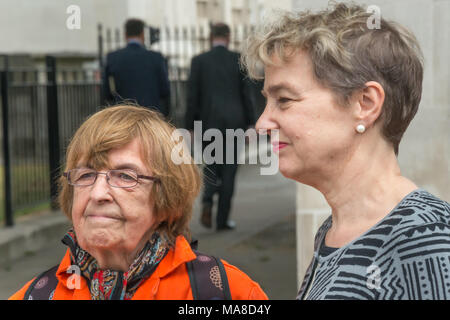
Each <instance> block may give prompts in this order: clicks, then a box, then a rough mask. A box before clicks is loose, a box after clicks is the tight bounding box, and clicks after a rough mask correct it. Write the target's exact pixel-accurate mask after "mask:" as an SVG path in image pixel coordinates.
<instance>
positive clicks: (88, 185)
mask: <svg viewBox="0 0 450 320" xmlns="http://www.w3.org/2000/svg"><path fill="white" fill-rule="evenodd" d="M79 169H81V168H73V169H70V170H69V171H66V172H64V173H63V176H64V177H65V178H66V179H67V183H68V184H69V185H71V186H73V187H90V186H93V185H94V184H95V182H97V178H98V175H99V174H104V175H105V178H106V182H107V183H108V185H110V186H111V187H113V188H119V189H129V188H134V187H136V186H137V185H138V184H139V179H146V180H151V181H153V182H159V181H160V180H159V179H158V178H156V177H153V176H145V175H142V174H138V173H137V172H136V170H133V169H111V170H108V171H106V172H100V171H97V170H94V169H91V170H92V171H95V179H94V182H92V184H86V185H77V184H73V183H70V179H69V173H70V171H72V170H79ZM86 169H89V168H86ZM122 170H130V171H133V172H134V173H136V177H137V180H136V184H135V185H133V186H130V187H118V186H113V185H112V184H110V183H109V180H110V179H111V178H110V177H109V176H108V173H110V172H111V171H122Z"/></svg>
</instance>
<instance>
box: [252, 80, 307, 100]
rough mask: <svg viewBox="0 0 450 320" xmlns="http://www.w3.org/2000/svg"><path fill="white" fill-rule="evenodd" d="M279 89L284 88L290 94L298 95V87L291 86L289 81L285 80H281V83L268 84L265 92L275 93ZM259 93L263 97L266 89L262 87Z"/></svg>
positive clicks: (265, 94)
mask: <svg viewBox="0 0 450 320" xmlns="http://www.w3.org/2000/svg"><path fill="white" fill-rule="evenodd" d="M281 90H285V91H287V92H288V93H291V94H294V95H300V92H299V91H298V89H296V88H294V87H293V86H291V85H290V84H289V83H286V82H282V83H279V84H275V85H271V86H269V87H268V88H267V92H268V93H270V94H275V93H277V92H278V91H281ZM261 93H262V95H263V96H265V97H266V96H267V93H266V91H265V90H264V89H263V90H261Z"/></svg>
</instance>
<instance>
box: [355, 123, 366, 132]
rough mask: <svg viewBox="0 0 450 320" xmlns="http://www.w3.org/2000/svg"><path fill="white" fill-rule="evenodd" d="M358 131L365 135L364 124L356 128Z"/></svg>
mask: <svg viewBox="0 0 450 320" xmlns="http://www.w3.org/2000/svg"><path fill="white" fill-rule="evenodd" d="M356 131H358V132H359V133H364V132H365V131H366V127H365V126H364V125H363V124H360V125H358V126H357V127H356Z"/></svg>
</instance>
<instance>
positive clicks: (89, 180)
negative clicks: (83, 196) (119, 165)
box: [63, 168, 159, 188]
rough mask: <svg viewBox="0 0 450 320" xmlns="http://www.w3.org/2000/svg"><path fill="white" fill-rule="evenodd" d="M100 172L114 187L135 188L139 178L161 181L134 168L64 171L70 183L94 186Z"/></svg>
mask: <svg viewBox="0 0 450 320" xmlns="http://www.w3.org/2000/svg"><path fill="white" fill-rule="evenodd" d="M99 174H104V175H105V176H106V182H108V184H109V185H110V186H111V187H114V188H133V187H135V186H136V185H137V184H138V183H139V179H146V180H152V181H155V182H157V181H159V179H158V178H155V177H150V176H143V175H140V174H137V173H136V171H134V170H132V169H120V170H108V171H106V172H98V171H96V170H94V169H89V168H77V169H72V170H69V171H67V172H64V174H63V175H64V177H66V178H67V181H68V183H69V184H70V185H72V186H76V187H88V186H92V185H93V184H94V183H95V181H97V177H98V175H99Z"/></svg>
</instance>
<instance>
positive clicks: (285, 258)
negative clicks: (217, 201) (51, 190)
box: [0, 164, 297, 300]
mask: <svg viewBox="0 0 450 320" xmlns="http://www.w3.org/2000/svg"><path fill="white" fill-rule="evenodd" d="M295 194H296V187H295V183H294V182H293V181H291V180H288V179H285V178H284V177H282V176H281V174H279V173H278V174H277V175H272V176H262V175H260V166H259V165H249V164H245V165H241V166H240V167H239V170H238V174H237V179H236V187H235V196H234V198H233V205H232V213H231V219H232V220H234V221H235V222H236V225H237V227H236V229H234V230H232V231H223V232H215V231H214V230H211V229H206V228H204V227H203V226H201V225H200V223H199V219H200V210H201V208H200V203H199V199H200V197H199V198H198V199H197V202H196V203H195V205H194V212H193V219H192V222H191V232H192V236H193V237H194V238H196V239H198V240H199V248H198V249H199V251H201V252H204V253H207V254H211V255H215V256H217V257H220V258H222V259H224V260H226V261H227V262H229V263H231V264H232V265H235V266H236V267H238V268H239V269H241V270H242V271H244V272H245V273H246V274H247V275H249V276H250V278H252V279H253V280H254V281H256V282H258V283H259V284H260V286H261V287H262V289H263V290H264V291H265V292H266V294H267V295H268V296H269V298H270V299H277V300H278V299H294V298H295V296H296V291H297V273H296V248H295ZM61 215H62V213H58V212H57V213H52V214H41V215H38V216H36V217H33V216H30V217H28V218H27V221H23V222H18V226H16V227H14V228H13V229H17V228H19V229H20V228H22V229H23V225H24V224H26V225H28V226H30V225H35V224H34V223H33V221H35V222H38V224H39V223H40V224H43V225H45V223H43V221H48V220H49V219H55V216H61ZM33 219H34V220H33ZM58 223H59V224H61V221H60V219H59V220H58ZM64 228H65V226H64ZM60 229H61V225H59V229H58V230H60ZM8 232H9V233H11V232H12V231H11V229H9V230H7V229H0V240H1V237H2V235H3V236H5V234H7V233H8ZM28 232H30V231H28ZM36 233H37V231H33V234H36ZM44 233H45V234H47V237H44V238H43V239H44V240H42V239H41V240H40V241H41V242H42V241H43V242H44V243H43V244H42V245H41V246H40V247H37V246H35V247H36V248H34V249H33V242H34V241H32V240H30V238H29V237H28V238H26V241H22V242H24V243H28V244H27V246H28V247H29V248H25V249H23V248H22V251H23V254H22V256H21V257H17V258H14V259H10V261H8V263H4V264H2V265H1V266H0V299H2V300H3V299H7V298H8V297H9V296H11V295H12V294H13V293H14V292H16V291H17V290H18V289H20V288H21V287H22V286H23V285H24V284H25V283H26V282H27V281H29V280H31V279H32V278H33V277H35V276H36V275H38V274H39V273H41V272H42V271H44V270H47V269H48V268H50V267H52V266H54V265H56V264H57V263H59V261H60V260H61V258H62V256H63V255H64V252H65V250H66V247H65V246H64V245H63V244H62V243H61V241H60V238H62V236H63V235H64V232H59V233H60V234H58V235H55V234H54V233H55V232H54V231H53V232H49V231H45V232H44ZM51 233H53V235H52V236H51V237H50V236H49V235H48V234H51ZM33 237H34V238H36V236H35V235H34V236H33ZM33 237H32V238H31V239H33ZM37 238H39V237H37ZM40 238H42V236H41V237H40ZM16 240H17V239H16ZM16 242H17V241H16Z"/></svg>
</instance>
